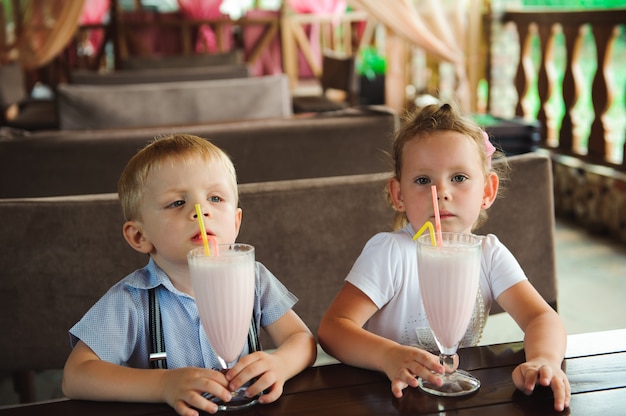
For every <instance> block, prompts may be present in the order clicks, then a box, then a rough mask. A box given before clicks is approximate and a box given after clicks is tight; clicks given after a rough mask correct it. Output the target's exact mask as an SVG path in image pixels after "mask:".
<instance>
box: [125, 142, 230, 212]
mask: <svg viewBox="0 0 626 416" xmlns="http://www.w3.org/2000/svg"><path fill="white" fill-rule="evenodd" d="M192 157H200V158H202V159H203V160H205V161H206V162H207V163H210V162H217V163H221V164H222V165H223V166H224V168H225V169H226V170H227V171H228V173H229V174H230V175H229V177H230V179H231V184H232V187H233V191H234V195H235V204H238V199H239V193H238V190H237V173H236V172H235V166H234V165H233V162H232V160H231V159H230V157H229V156H228V155H227V154H226V153H225V152H224V151H223V150H222V149H220V148H219V147H217V146H215V145H214V144H213V143H211V142H210V141H208V140H206V139H203V138H201V137H198V136H193V135H190V134H173V135H170V136H164V137H158V138H156V139H155V140H153V141H152V142H150V143H149V144H148V145H146V147H144V148H143V149H141V150H140V151H139V152H138V153H137V154H136V155H135V156H133V157H132V158H131V159H130V160H129V161H128V164H127V165H126V167H125V168H124V171H123V172H122V175H121V176H120V179H119V181H118V183H117V192H118V195H119V198H120V203H121V205H122V213H123V214H124V218H125V220H126V221H130V220H135V219H141V215H140V211H139V206H140V203H141V199H142V197H143V188H144V186H145V183H146V180H147V178H148V175H149V173H150V171H151V170H152V169H154V168H155V167H158V166H161V165H162V164H163V163H166V162H168V161H170V162H183V163H184V162H185V161H186V160H189V159H191V158H192Z"/></svg>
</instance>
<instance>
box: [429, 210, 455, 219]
mask: <svg viewBox="0 0 626 416" xmlns="http://www.w3.org/2000/svg"><path fill="white" fill-rule="evenodd" d="M450 217H454V214H452V213H451V212H448V211H441V212H440V213H439V218H450ZM433 218H434V216H433Z"/></svg>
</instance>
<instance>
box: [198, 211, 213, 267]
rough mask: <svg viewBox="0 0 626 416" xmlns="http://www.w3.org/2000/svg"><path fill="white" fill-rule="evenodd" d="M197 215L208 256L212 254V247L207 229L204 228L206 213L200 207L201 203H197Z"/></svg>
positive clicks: (205, 252)
mask: <svg viewBox="0 0 626 416" xmlns="http://www.w3.org/2000/svg"><path fill="white" fill-rule="evenodd" d="M196 216H197V217H198V225H200V235H201V236H202V244H203V245H204V254H205V255H206V256H210V255H211V249H209V240H207V238H206V229H205V228H204V220H203V219H202V218H204V215H202V210H201V209H200V204H196Z"/></svg>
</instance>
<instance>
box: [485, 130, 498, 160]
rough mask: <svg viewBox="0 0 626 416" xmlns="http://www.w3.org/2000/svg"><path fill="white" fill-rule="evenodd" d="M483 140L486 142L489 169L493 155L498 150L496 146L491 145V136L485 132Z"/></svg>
mask: <svg viewBox="0 0 626 416" xmlns="http://www.w3.org/2000/svg"><path fill="white" fill-rule="evenodd" d="M483 139H484V141H485V150H486V152H487V160H488V161H489V167H491V156H493V154H494V153H495V151H496V148H495V147H494V145H492V144H491V141H490V140H489V135H488V134H487V132H486V131H485V130H483Z"/></svg>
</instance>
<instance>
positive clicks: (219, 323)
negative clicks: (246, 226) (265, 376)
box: [188, 244, 255, 367]
mask: <svg viewBox="0 0 626 416" xmlns="http://www.w3.org/2000/svg"><path fill="white" fill-rule="evenodd" d="M188 262H189V271H190V274H191V283H192V286H193V291H194V296H195V298H196V305H197V307H198V313H199V314H200V321H201V322H202V326H203V327H204V330H205V332H206V335H207V338H208V340H209V343H210V344H211V347H212V348H213V350H214V351H215V353H216V354H217V355H218V356H219V357H220V358H221V359H223V360H224V361H225V362H226V363H227V364H228V365H227V366H228V367H230V366H231V365H234V363H235V362H236V361H237V359H238V358H239V355H240V354H241V351H242V350H243V347H244V345H245V342H246V338H247V336H248V330H249V328H250V320H251V317H252V308H253V305H254V283H255V278H254V276H255V271H254V269H255V264H254V247H252V246H249V245H246V244H228V245H220V249H219V255H217V256H206V255H205V253H204V249H203V248H197V249H194V250H192V251H190V252H189V255H188Z"/></svg>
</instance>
